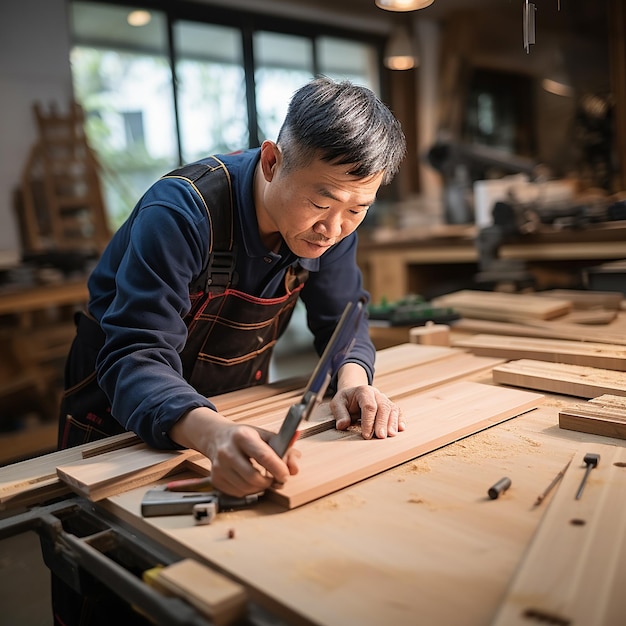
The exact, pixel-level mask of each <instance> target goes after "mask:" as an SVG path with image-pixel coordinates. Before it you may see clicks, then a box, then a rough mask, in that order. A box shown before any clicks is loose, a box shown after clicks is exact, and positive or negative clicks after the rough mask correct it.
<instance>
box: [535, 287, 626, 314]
mask: <svg viewBox="0 0 626 626" xmlns="http://www.w3.org/2000/svg"><path fill="white" fill-rule="evenodd" d="M534 295H536V296H539V297H545V298H556V299H557V300H569V301H570V302H571V303H572V306H573V308H574V309H580V310H587V309H612V310H615V311H618V310H619V309H620V306H621V304H622V301H623V300H624V294H623V293H620V292H619V291H591V290H586V289H547V290H546V291H537V292H536V293H535V294H534Z"/></svg>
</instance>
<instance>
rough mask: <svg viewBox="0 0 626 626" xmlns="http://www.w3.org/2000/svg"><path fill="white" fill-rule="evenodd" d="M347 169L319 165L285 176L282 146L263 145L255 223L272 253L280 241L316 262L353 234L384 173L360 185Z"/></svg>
mask: <svg viewBox="0 0 626 626" xmlns="http://www.w3.org/2000/svg"><path fill="white" fill-rule="evenodd" d="M346 169H348V167H347V166H346V165H330V164H328V163H326V162H325V161H321V160H318V159H316V160H314V161H313V162H312V163H310V164H309V165H308V166H307V167H305V168H303V169H297V170H291V171H285V168H284V167H283V166H282V154H281V153H280V150H279V148H278V146H277V145H276V144H274V143H273V142H269V141H266V142H264V144H263V146H262V149H261V168H260V171H258V173H257V176H263V180H264V184H263V185H262V189H260V193H259V195H257V217H258V220H259V228H260V231H261V237H262V238H263V240H264V241H265V243H267V244H268V246H269V247H270V248H271V247H274V246H275V245H276V244H277V243H279V242H280V237H282V239H284V240H285V242H286V243H287V245H288V246H289V248H290V250H291V251H292V252H293V253H294V254H296V255H298V256H299V257H303V258H317V257H319V256H321V255H322V254H323V253H324V252H325V251H326V250H328V248H330V246H332V245H334V244H336V243H337V242H339V241H341V240H342V239H343V238H344V237H347V236H348V235H349V234H351V233H352V232H354V231H355V230H356V228H357V226H358V225H359V224H360V223H361V222H362V221H363V220H364V219H365V215H366V214H367V210H368V208H369V206H370V205H371V204H372V203H373V202H374V200H375V199H376V193H377V191H378V189H379V187H380V184H381V181H382V178H383V172H380V173H378V174H375V175H373V176H370V177H368V178H361V179H358V178H355V177H354V176H351V175H349V174H346V173H345V172H346Z"/></svg>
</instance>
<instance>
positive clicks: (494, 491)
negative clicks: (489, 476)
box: [487, 476, 511, 500]
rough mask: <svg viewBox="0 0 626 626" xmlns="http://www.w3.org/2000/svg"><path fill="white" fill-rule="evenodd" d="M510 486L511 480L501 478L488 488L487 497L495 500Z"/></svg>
mask: <svg viewBox="0 0 626 626" xmlns="http://www.w3.org/2000/svg"><path fill="white" fill-rule="evenodd" d="M510 486H511V479H510V478H509V477H508V476H505V477H504V478H501V479H500V480H499V481H498V482H497V483H496V484H495V485H493V487H489V490H488V491H487V495H488V496H489V497H490V498H491V499H492V500H495V499H496V498H497V497H498V496H499V495H500V494H501V493H504V492H505V491H506V490H507V489H508V488H509V487H510Z"/></svg>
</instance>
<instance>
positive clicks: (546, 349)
mask: <svg viewBox="0 0 626 626" xmlns="http://www.w3.org/2000/svg"><path fill="white" fill-rule="evenodd" d="M453 343H454V346H456V347H460V348H465V349H466V350H470V351H471V352H473V353H474V354H478V355H481V356H493V357H500V358H503V359H535V360H537V361H549V362H552V363H567V364H571V365H585V366H588V367H599V368H603V369H611V370H617V371H620V372H624V371H626V347H624V346H619V345H611V344H604V343H590V342H583V341H565V340H559V339H532V338H528V337H506V338H503V337H501V336H499V335H487V334H485V335H476V336H474V337H469V338H463V339H458V340H456V341H454V342H453Z"/></svg>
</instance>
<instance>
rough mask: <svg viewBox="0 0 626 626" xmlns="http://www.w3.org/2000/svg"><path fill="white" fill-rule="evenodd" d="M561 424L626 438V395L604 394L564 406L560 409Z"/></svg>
mask: <svg viewBox="0 0 626 626" xmlns="http://www.w3.org/2000/svg"><path fill="white" fill-rule="evenodd" d="M625 395H626V394H625ZM559 426H560V427H561V428H564V429H566V430H576V431H578V432H581V433H589V434H592V435H602V436H603V437H616V438H618V439H626V397H624V396H614V395H611V394H604V395H602V396H599V397H597V398H592V399H591V400H589V401H588V402H578V403H576V404H574V405H572V406H568V407H567V408H563V409H561V410H560V411H559Z"/></svg>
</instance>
